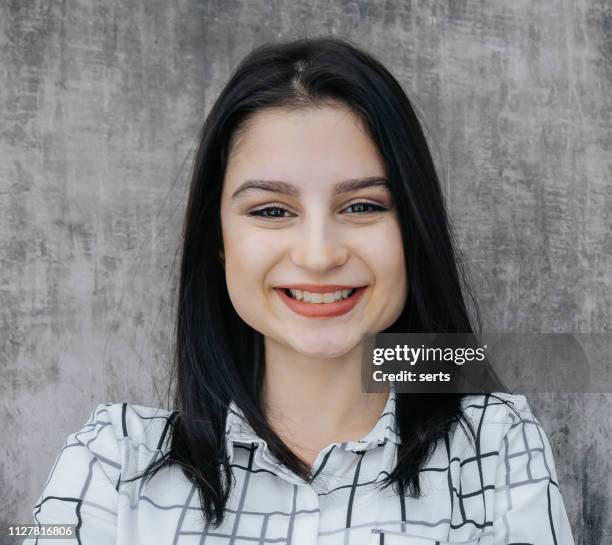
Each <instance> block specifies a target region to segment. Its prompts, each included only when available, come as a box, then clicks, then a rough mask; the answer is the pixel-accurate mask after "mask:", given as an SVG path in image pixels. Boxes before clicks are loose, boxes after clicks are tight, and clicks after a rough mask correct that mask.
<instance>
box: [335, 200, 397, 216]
mask: <svg viewBox="0 0 612 545" xmlns="http://www.w3.org/2000/svg"><path fill="white" fill-rule="evenodd" d="M353 207H354V208H356V210H355V212H354V213H355V214H369V213H372V212H384V211H385V210H387V208H385V207H384V206H381V205H379V204H374V203H373V202H365V201H360V202H354V203H352V204H349V205H348V206H347V207H346V208H345V210H348V209H349V208H353ZM366 207H371V208H374V210H372V209H371V208H370V210H369V211H366V210H364V208H366Z"/></svg>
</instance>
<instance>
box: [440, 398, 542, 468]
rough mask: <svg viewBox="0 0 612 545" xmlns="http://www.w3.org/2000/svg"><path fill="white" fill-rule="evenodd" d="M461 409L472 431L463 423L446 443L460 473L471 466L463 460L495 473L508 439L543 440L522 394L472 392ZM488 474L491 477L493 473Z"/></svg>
mask: <svg viewBox="0 0 612 545" xmlns="http://www.w3.org/2000/svg"><path fill="white" fill-rule="evenodd" d="M462 409H463V414H464V416H465V417H466V419H467V420H468V422H469V424H470V425H471V427H472V430H471V431H473V434H472V433H471V432H470V430H468V429H466V427H465V426H463V425H458V426H456V427H455V428H454V429H453V432H452V433H451V435H450V442H449V454H450V455H451V458H453V459H455V460H458V461H459V462H460V465H461V469H462V471H461V473H464V472H465V470H467V469H468V467H469V466H470V465H471V464H470V463H468V462H465V461H466V460H470V461H472V460H475V461H477V462H478V464H477V465H478V468H479V472H482V468H483V466H486V467H488V469H489V471H491V472H494V471H495V467H496V466H497V465H498V464H499V463H502V462H504V459H503V456H501V453H502V451H503V450H504V446H505V445H506V446H507V443H508V441H509V440H510V439H511V440H513V441H516V438H517V437H519V438H521V439H523V438H526V437H529V438H531V437H533V438H534V439H533V440H532V441H531V442H532V443H535V438H537V442H538V443H542V442H543V441H546V436H545V433H544V430H543V429H542V427H541V425H540V423H539V421H538V420H537V418H536V417H535V416H534V414H533V412H532V410H531V407H530V406H529V402H528V401H527V398H526V397H525V396H524V395H519V394H509V393H505V392H494V393H489V394H471V395H467V396H465V397H464V398H463V399H462ZM490 477H491V478H493V477H494V473H492V474H491V475H490Z"/></svg>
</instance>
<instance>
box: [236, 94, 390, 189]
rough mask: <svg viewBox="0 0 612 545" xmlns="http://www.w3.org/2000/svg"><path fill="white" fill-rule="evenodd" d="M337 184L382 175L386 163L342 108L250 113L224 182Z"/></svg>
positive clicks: (364, 131)
mask: <svg viewBox="0 0 612 545" xmlns="http://www.w3.org/2000/svg"><path fill="white" fill-rule="evenodd" d="M242 175H248V176H249V177H252V176H257V177H274V178H275V179H288V181H293V182H294V183H298V182H299V181H300V180H305V179H310V180H315V179H318V180H325V181H337V179H340V178H342V179H345V178H351V177H359V176H364V175H365V176H368V175H370V176H374V175H384V162H383V159H382V157H381V155H380V152H379V150H378V148H377V147H376V145H375V144H374V142H373V141H372V140H371V138H370V137H369V135H368V133H367V131H366V129H365V127H364V125H363V123H362V121H361V120H360V119H359V118H358V117H357V116H356V115H355V114H354V113H353V112H352V111H351V110H350V109H349V108H348V107H346V106H342V105H326V106H318V107H313V108H308V109H304V110H294V111H289V110H284V109H280V108H271V109H266V110H262V111H259V112H257V113H256V114H254V115H253V116H252V117H251V118H250V119H249V121H248V122H247V124H246V125H245V126H244V128H243V130H242V131H241V132H240V134H239V135H238V137H237V138H236V141H235V146H234V147H233V149H232V150H231V152H230V156H229V160H228V165H227V171H226V176H227V181H228V183H232V182H234V183H238V182H240V179H237V178H240V176H242Z"/></svg>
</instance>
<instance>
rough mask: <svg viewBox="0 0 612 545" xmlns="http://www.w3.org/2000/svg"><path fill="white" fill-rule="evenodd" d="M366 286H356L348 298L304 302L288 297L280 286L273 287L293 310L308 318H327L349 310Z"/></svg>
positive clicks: (357, 300)
mask: <svg viewBox="0 0 612 545" xmlns="http://www.w3.org/2000/svg"><path fill="white" fill-rule="evenodd" d="M366 287H367V286H363V287H361V288H357V290H356V291H355V293H353V295H351V296H350V297H349V298H348V299H341V300H340V301H335V302H333V303H306V302H304V301H298V300H297V299H293V298H292V297H289V296H288V295H287V294H286V293H285V290H284V289H282V288H275V291H276V292H277V293H278V294H279V296H280V298H281V299H282V300H283V301H284V303H285V304H286V305H287V306H288V307H289V308H290V309H291V310H292V311H293V312H296V313H297V314H301V315H302V316H307V317H309V318H329V317H332V316H341V315H342V314H346V313H347V312H349V311H350V310H351V309H352V308H353V307H354V306H355V305H356V304H357V303H358V302H359V300H360V299H361V296H362V295H363V292H364V291H365V289H366Z"/></svg>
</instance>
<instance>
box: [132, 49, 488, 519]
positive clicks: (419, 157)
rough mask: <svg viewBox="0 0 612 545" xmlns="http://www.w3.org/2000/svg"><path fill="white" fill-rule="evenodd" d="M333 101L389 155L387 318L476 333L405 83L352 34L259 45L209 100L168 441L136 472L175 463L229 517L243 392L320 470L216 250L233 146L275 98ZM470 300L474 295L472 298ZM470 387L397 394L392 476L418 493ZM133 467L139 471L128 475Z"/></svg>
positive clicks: (271, 435)
mask: <svg viewBox="0 0 612 545" xmlns="http://www.w3.org/2000/svg"><path fill="white" fill-rule="evenodd" d="M328 103H336V104H342V105H345V106H348V107H349V108H350V109H351V111H353V112H354V113H355V114H357V115H358V116H359V117H360V119H361V120H362V121H363V124H364V126H365V127H366V129H367V131H368V133H369V136H370V137H371V138H372V141H373V142H374V143H375V144H376V146H377V147H378V149H379V150H380V153H381V155H382V157H383V159H384V163H385V166H386V171H387V175H388V179H389V184H390V188H391V192H392V195H393V199H394V202H395V204H396V207H397V215H398V218H399V225H400V229H401V233H402V241H403V245H404V254H405V259H406V269H407V271H408V284H409V285H408V297H407V301H406V305H405V307H404V309H403V311H402V313H401V315H400V316H399V318H398V319H397V320H396V322H395V323H394V324H392V325H391V326H390V327H389V328H387V329H386V330H385V332H414V333H420V332H436V333H476V334H477V333H478V332H479V331H480V327H481V325H480V316H479V313H478V307H477V304H476V300H475V298H474V296H473V295H472V293H471V292H470V290H469V283H468V282H467V279H466V277H465V272H464V270H463V268H462V267H461V265H460V263H461V260H460V259H459V256H458V254H457V250H456V244H455V242H454V240H453V235H452V231H451V229H450V226H449V221H448V218H447V214H446V211H445V206H444V200H443V195H442V192H441V188H440V183H439V180H438V176H437V174H436V169H435V168H434V164H433V161H432V158H431V155H430V152H429V149H428V145H427V142H426V139H425V136H424V134H423V130H422V127H421V124H420V122H419V120H418V118H417V115H416V113H415V111H414V109H413V107H412V105H411V103H410V101H409V99H408V98H407V96H406V94H405V93H404V91H403V89H402V88H401V86H400V85H399V83H398V82H397V81H396V79H395V78H394V77H393V76H392V75H391V73H390V72H389V71H388V70H387V69H386V68H385V67H384V66H383V65H382V64H381V63H380V62H379V61H378V60H376V59H375V58H374V57H373V56H371V55H370V54H368V53H366V52H364V51H362V50H360V49H359V48H357V47H356V46H355V45H354V44H352V43H350V42H349V41H347V40H344V39H339V38H333V37H325V38H300V39H298V40H294V41H289V42H282V43H272V44H265V45H263V46H260V47H258V48H256V49H255V50H253V51H252V52H251V53H250V54H248V55H247V56H246V57H245V58H244V59H243V60H242V62H241V63H240V64H239V66H238V67H237V68H236V70H235V71H234V73H233V74H232V76H231V78H230V80H229V81H228V83H227V84H226V86H225V87H224V89H223V90H222V91H221V93H220V95H219V97H218V98H217V100H216V102H215V103H214V105H213V107H212V109H211V111H210V113H209V114H208V116H207V118H206V120H205V122H204V125H203V128H202V132H201V138H200V142H199V146H198V149H197V152H196V158H195V162H194V166H193V174H192V180H191V187H190V194H189V200H188V204H187V210H186V215H185V222H184V227H183V246H182V256H181V269H180V280H179V292H178V304H177V322H176V352H175V357H176V362H175V367H174V369H175V372H176V386H175V389H174V409H175V410H174V411H173V412H172V418H171V419H170V420H169V422H170V423H171V429H172V439H171V447H170V449H169V450H168V452H166V453H165V454H164V456H162V457H161V458H159V459H158V460H156V461H155V463H153V464H151V465H150V466H149V467H147V469H146V470H145V471H144V472H143V473H142V475H139V476H137V477H135V478H140V477H146V478H148V479H150V478H151V477H152V476H153V475H154V474H155V473H156V472H157V471H158V470H159V469H161V468H162V467H164V466H166V465H172V464H178V465H179V466H180V467H181V468H182V471H183V472H184V474H185V475H186V476H187V477H188V478H189V479H190V480H191V481H192V482H194V483H196V485H197V487H198V489H199V494H200V502H201V506H202V511H203V513H204V515H205V517H206V519H207V520H208V521H209V523H210V524H211V525H213V526H218V525H219V524H221V522H222V520H223V514H224V509H225V505H226V502H227V499H228V495H229V489H230V486H231V483H232V473H231V466H230V464H229V459H228V457H227V453H226V448H225V420H226V415H227V410H228V406H229V403H230V401H231V400H234V401H235V403H236V404H237V405H238V407H239V408H240V409H241V410H242V411H243V412H244V414H245V416H246V417H247V419H248V421H249V424H250V425H251V426H252V428H253V430H254V431H255V433H257V435H258V436H259V437H261V438H262V439H264V440H265V441H266V443H267V444H268V446H269V449H270V451H271V452H272V454H273V455H274V456H276V458H277V459H278V460H279V461H280V462H282V463H283V464H284V465H285V466H286V467H287V468H289V469H290V470H292V471H293V472H295V473H296V474H297V475H299V476H300V477H302V478H303V479H305V480H310V479H311V477H312V476H311V475H310V468H309V467H308V465H307V464H306V463H305V462H304V461H303V460H301V459H300V458H299V457H298V456H296V455H295V454H294V453H293V452H292V451H291V449H290V448H289V447H288V446H287V445H286V444H285V443H283V441H282V440H281V439H280V438H279V437H278V435H277V434H276V433H275V432H274V431H273V430H272V429H271V427H270V426H269V424H268V422H267V420H266V417H265V414H264V411H263V410H262V405H261V404H260V397H259V393H260V387H261V384H262V377H263V371H264V365H265V357H264V351H263V347H264V344H263V336H262V335H261V333H259V332H257V331H255V330H254V329H253V328H251V327H250V326H249V325H247V324H246V323H245V322H244V321H243V320H242V319H241V318H240V317H239V316H238V314H237V313H236V311H235V310H234V308H233V305H232V303H231V301H230V298H229V295H228V291H227V286H226V282H225V273H224V269H223V265H222V262H221V260H220V258H219V253H220V251H221V249H222V238H221V220H220V205H221V192H222V184H223V179H224V173H225V168H226V163H227V159H228V153H229V151H230V150H231V145H232V142H233V141H234V140H233V139H234V138H235V137H236V135H237V134H239V132H240V130H241V129H243V128H244V127H245V122H246V121H247V120H248V119H249V118H250V117H251V116H252V115H253V114H255V113H256V112H258V111H260V110H262V109H264V108H285V109H288V110H291V109H296V108H299V109H307V108H315V107H317V106H320V105H323V104H328ZM468 304H469V305H470V306H469V307H468ZM462 398H463V395H462V394H442V395H433V394H399V393H398V395H397V404H396V418H397V421H398V424H399V432H400V438H401V444H400V445H399V447H398V463H397V465H396V467H395V468H394V469H393V471H392V472H391V473H390V474H389V475H388V476H386V478H385V480H384V481H383V483H384V485H385V486H388V485H389V484H393V483H394V484H395V486H396V489H397V491H398V493H399V494H402V495H404V494H406V492H408V493H410V494H411V495H413V496H419V495H420V493H421V492H420V486H419V469H420V468H421V467H422V466H423V464H424V463H425V462H426V461H427V459H428V457H429V456H430V455H431V453H432V451H433V449H434V447H435V445H436V443H437V442H438V440H439V439H441V438H444V437H445V436H446V435H447V434H448V433H449V431H450V430H451V427H452V426H453V425H454V424H460V425H461V426H463V427H464V429H466V428H467V430H469V432H470V434H471V436H472V437H473V435H474V432H473V428H472V426H471V423H470V421H469V418H467V417H466V415H465V414H464V413H463V411H462V403H461V401H462ZM127 480H132V479H127Z"/></svg>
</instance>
